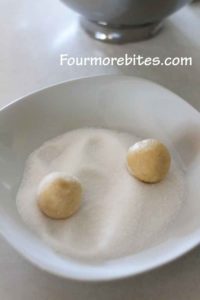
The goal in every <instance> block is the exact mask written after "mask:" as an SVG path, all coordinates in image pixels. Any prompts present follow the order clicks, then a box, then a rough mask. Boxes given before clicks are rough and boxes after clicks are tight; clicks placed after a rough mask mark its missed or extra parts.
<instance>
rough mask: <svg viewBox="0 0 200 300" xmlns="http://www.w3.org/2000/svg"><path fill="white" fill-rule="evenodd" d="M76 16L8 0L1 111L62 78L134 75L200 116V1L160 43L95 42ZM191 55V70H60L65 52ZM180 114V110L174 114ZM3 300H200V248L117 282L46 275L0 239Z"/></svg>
mask: <svg viewBox="0 0 200 300" xmlns="http://www.w3.org/2000/svg"><path fill="white" fill-rule="evenodd" d="M77 21H78V17H77V15H76V14H75V13H74V12H72V11H71V10H69V9H68V8H66V7H64V6H63V5H62V4H61V3H60V2H59V1H58V0H40V1H31V0H18V1H12V0H1V3H0V36H1V43H0V106H3V105H5V104H7V103H9V102H10V101H12V100H14V99H16V98H20V97H22V96H23V95H25V94H27V93H31V92H32V91H35V90H36V89H40V88H43V87H46V86H49V85H52V84H56V83H58V82H61V81H65V80H69V79H73V78H78V77H84V76H93V75H98V74H113V73H117V74H127V75H135V76H140V77H144V78H147V79H150V80H153V81H155V82H158V83H160V84H162V85H164V86H166V87H167V88H169V89H171V90H172V91H174V92H175V93H177V94H179V95H180V96H182V97H183V98H185V99H186V100H187V101H188V102H189V103H191V104H192V105H193V106H194V107H195V108H197V109H198V110H199V111H200V2H196V3H195V4H193V5H191V6H188V7H185V8H184V9H182V10H181V11H180V12H178V13H177V14H175V15H174V16H172V17H171V18H170V19H169V20H168V21H167V22H166V24H165V28H164V29H163V31H162V32H161V33H160V34H159V35H158V36H157V37H155V38H154V39H152V40H149V41H144V42H140V43H136V44H128V45H122V46H116V45H115V46H112V45H108V44H103V43H99V42H96V41H93V40H92V39H90V38H89V37H88V36H87V35H86V34H85V33H84V32H83V31H82V30H81V29H80V28H79V26H78V22H77ZM61 53H67V54H69V55H71V56H80V55H81V56H83V57H86V56H87V57H88V56H102V57H105V56H123V55H124V54H125V53H127V54H129V55H133V54H140V55H143V56H160V57H161V58H162V57H163V58H164V57H168V56H171V57H174V56H191V57H192V58H193V66H191V67H183V66H182V67H181V66H179V67H164V66H160V67H141V66H138V67H133V66H128V67H112V66H109V67H108V66H107V67H80V66H76V67H74V66H73V67H67V66H63V67H61V66H60V65H59V55H60V54H61ZM55 101H56V99H55ZM172 113H173V112H172ZM0 272H1V279H0V299H2V300H27V299H28V300H55V299H59V300H62V299H63V300H64V299H69V300H79V299H80V300H86V299H87V300H88V299H95V300H100V299H102V300H107V299H113V300H118V299H120V300H121V299H123V298H125V299H126V300H129V299H131V300H138V299H139V300H143V299H144V300H147V299H148V300H151V299H152V300H161V299H162V300H169V299H170V300H173V299H174V300H177V299H181V300H186V299H187V300H188V299H191V300H196V299H198V300H199V299H200V284H199V281H200V251H199V248H196V249H195V250H193V251H192V252H190V253H189V254H187V255H186V256H184V257H182V258H181V259H179V260H177V261H176V262H174V263H171V264H170V265H168V266H165V267H162V268H160V269H158V270H155V271H152V272H149V273H146V274H144V275H140V276H138V277H135V278H130V279H126V280H123V281H118V282H110V283H100V284H97V283H95V284H94V283H92V284H89V283H78V282H72V281H68V280H64V279H60V278H56V277H55V276H53V275H49V274H47V273H44V272H42V271H40V270H38V269H37V268H35V267H33V266H32V265H31V264H30V263H29V262H27V261H25V260H24V259H23V258H22V257H20V256H19V255H18V254H17V253H16V252H15V251H14V250H13V249H11V247H10V246H9V245H8V244H7V243H6V242H5V241H4V240H2V239H0Z"/></svg>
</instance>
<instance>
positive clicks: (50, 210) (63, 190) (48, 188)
mask: <svg viewBox="0 0 200 300" xmlns="http://www.w3.org/2000/svg"><path fill="white" fill-rule="evenodd" d="M81 194H82V188H81V184H80V182H79V180H78V179H77V178H76V177H73V176H68V175H67V174H65V173H60V172H54V173H50V174H49V175H47V176H45V177H44V179H43V180H42V181H41V183H40V185H39V188H38V197H37V198H38V206H39V208H40V210H41V211H42V212H43V213H44V214H45V215H46V216H48V217H50V218H52V219H66V218H68V217H70V216H71V215H73V214H74V213H75V212H76V211H77V210H78V209H79V207H80V203H81Z"/></svg>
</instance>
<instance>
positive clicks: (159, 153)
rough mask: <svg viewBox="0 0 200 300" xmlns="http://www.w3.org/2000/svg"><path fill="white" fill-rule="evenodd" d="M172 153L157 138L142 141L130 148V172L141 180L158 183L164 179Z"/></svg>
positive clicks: (128, 159)
mask: <svg viewBox="0 0 200 300" xmlns="http://www.w3.org/2000/svg"><path fill="white" fill-rule="evenodd" d="M170 162H171V158H170V153H169V151H168V149H167V147H166V146H165V145H163V144H162V143H161V142H159V141H158V140H155V139H147V140H143V141H140V142H138V143H136V144H134V145H133V146H131V147H130V148H129V150H128V154H127V166H128V170H129V172H130V173H131V174H132V175H134V176H135V177H136V178H138V179H139V180H141V181H144V182H148V183H156V182H159V181H161V180H162V179H164V177H165V176H166V174H167V173H168V171H169V168H170Z"/></svg>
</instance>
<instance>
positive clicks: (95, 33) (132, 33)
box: [61, 0, 190, 43]
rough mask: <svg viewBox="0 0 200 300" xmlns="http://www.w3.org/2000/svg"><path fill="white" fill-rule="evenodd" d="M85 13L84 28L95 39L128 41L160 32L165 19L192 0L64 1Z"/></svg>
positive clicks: (112, 41) (111, 41) (118, 41)
mask: <svg viewBox="0 0 200 300" xmlns="http://www.w3.org/2000/svg"><path fill="white" fill-rule="evenodd" d="M61 1H62V2H63V3H65V4H66V5H68V6H69V7H71V8H72V9H74V10H75V11H76V12H78V13H79V14H80V15H82V17H83V18H85V20H84V19H83V18H82V21H81V24H82V25H83V28H84V29H85V30H86V31H87V32H88V33H89V34H90V35H91V36H92V37H94V38H95V39H98V40H101V41H104V42H110V43H125V42H131V41H138V40H141V39H146V38H149V37H151V36H153V35H154V34H156V33H157V32H158V31H159V30H158V28H160V26H158V24H159V23H161V22H162V20H163V19H164V18H166V17H167V16H169V15H170V14H172V13H173V12H175V11H176V10H178V9H179V8H181V7H182V6H184V5H185V4H186V3H188V2H190V0H61Z"/></svg>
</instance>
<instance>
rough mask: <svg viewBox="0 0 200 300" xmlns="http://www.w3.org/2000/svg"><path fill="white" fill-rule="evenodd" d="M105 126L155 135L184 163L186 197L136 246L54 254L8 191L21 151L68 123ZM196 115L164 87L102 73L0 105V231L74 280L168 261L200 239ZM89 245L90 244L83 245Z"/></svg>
mask: <svg viewBox="0 0 200 300" xmlns="http://www.w3.org/2000/svg"><path fill="white" fill-rule="evenodd" d="M86 126H96V127H106V128H111V129H120V130H124V131H132V132H134V133H136V134H137V135H138V136H141V137H148V136H149V137H151V136H153V137H156V138H160V139H162V140H163V141H165V142H166V144H167V145H169V146H170V147H173V148H174V149H175V151H176V152H177V159H179V160H180V161H181V164H182V166H183V168H184V170H185V177H186V181H187V197H186V201H185V203H184V206H183V208H182V210H181V213H180V214H179V215H178V217H177V219H176V220H175V222H174V224H173V226H171V227H169V230H168V231H167V232H166V233H165V234H164V236H163V237H162V239H160V240H158V241H157V242H156V243H155V244H153V245H152V246H151V247H149V248H146V249H145V250H143V251H142V252H140V253H137V254H135V255H132V256H128V257H122V258H120V259H115V260H112V261H111V260H110V261H106V262H105V263H103V264H102V263H101V264H96V265H94V264H91V265H90V264H88V263H80V262H79V261H75V260H73V259H71V258H67V257H65V258H64V257H62V256H60V255H59V254H56V253H55V252H54V251H53V250H52V249H51V248H49V246H47V245H46V244H45V243H44V242H43V241H42V240H41V239H40V238H39V237H38V236H37V235H35V234H34V232H32V231H31V230H30V229H29V228H27V226H26V225H25V224H24V223H23V222H22V221H21V218H20V216H19V214H18V212H17V209H16V203H15V196H16V191H17V189H18V186H19V183H20V180H21V177H22V174H23V168H24V163H25V161H26V158H27V156H28V155H29V154H30V152H32V151H33V150H34V149H36V148H37V147H38V146H40V145H41V144H42V143H43V142H44V141H46V140H48V139H50V138H53V137H55V136H57V135H60V134H62V133H64V132H66V131H68V130H71V129H74V128H79V127H86ZM199 178H200V115H199V113H198V112H197V111H195V109H193V108H192V107H191V106H190V105H189V104H187V103H186V102H184V101H183V100H182V99H180V98H179V97H178V96H176V95H175V94H173V93H172V92H170V91H168V90H166V89H165V88H163V87H161V86H158V85H156V84H154V83H152V82H149V81H145V80H142V79H139V78H133V77H124V76H101V77H93V78H85V79H80V80H75V81H71V82H66V83H63V84H60V85H57V86H53V87H50V88H47V89H45V90H42V91H39V92H37V93H34V94H32V95H29V96H27V97H25V98H23V99H21V100H20V101H16V102H14V103H13V104H11V105H9V106H7V107H6V108H4V109H3V110H1V112H0V232H1V234H2V235H3V236H4V237H5V238H6V240H7V241H8V242H9V243H10V244H11V245H12V246H13V247H14V248H15V249H16V250H17V251H18V252H20V253H21V254H22V255H23V256H25V257H26V258H27V259H28V260H29V261H31V262H32V263H34V264H35V265H37V266H39V267H40V268H42V269H45V270H47V271H49V272H51V273H54V274H57V275H60V276H63V277H67V278H74V279H80V280H91V281H92V280H93V281H96V280H111V279H115V278H122V277H126V276H130V275H135V274H138V273H141V272H144V271H147V270H149V269H152V268H155V267H157V266H160V265H162V264H164V263H167V262H169V261H171V260H173V259H175V258H176V257H178V256H180V255H181V254H183V253H185V252H186V251H188V250H190V249H191V248H193V247H194V246H195V245H197V244H198V243H199V241H200V201H199V200H200V184H199ZM89 246H90V245H89Z"/></svg>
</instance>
